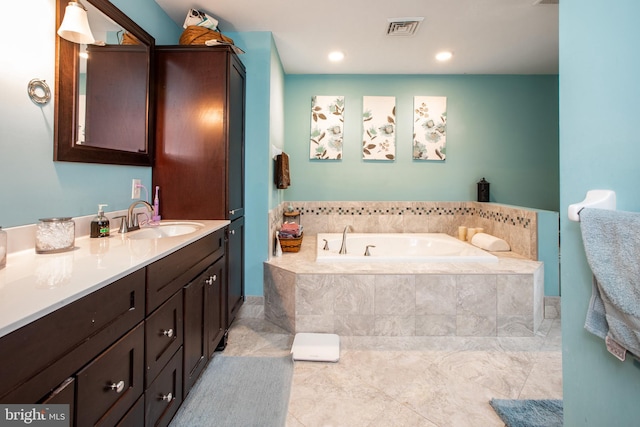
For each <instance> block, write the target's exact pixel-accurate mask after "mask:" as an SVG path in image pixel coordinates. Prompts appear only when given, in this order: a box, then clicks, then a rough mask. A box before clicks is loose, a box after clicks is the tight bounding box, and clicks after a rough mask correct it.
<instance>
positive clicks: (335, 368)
mask: <svg viewBox="0 0 640 427" xmlns="http://www.w3.org/2000/svg"><path fill="white" fill-rule="evenodd" d="M340 340H341V351H340V361H339V362H338V363H318V362H295V367H294V375H293V384H292V389H291V397H290V401H289V413H288V416H287V427H316V426H323V427H324V426H349V427H358V426H384V427H392V426H402V427H406V426H425V427H434V426H437V427H455V426H460V427H466V426H471V427H475V426H482V427H491V426H503V425H504V424H503V423H502V422H501V420H500V418H499V417H498V416H497V415H496V414H495V412H494V411H493V409H492V408H491V406H490V405H489V400H490V399H491V398H500V399H562V354H561V333H560V319H545V320H544V322H543V325H542V327H541V328H540V331H539V332H538V334H537V335H536V336H535V337H529V338H463V337H347V336H342V337H340ZM292 342H293V336H292V335H290V334H288V333H287V332H285V331H284V330H282V329H280V328H278V327H277V326H275V325H273V324H271V323H270V322H268V321H266V320H264V315H263V306H262V305H261V299H259V298H255V299H252V298H249V299H248V300H247V302H246V303H245V305H244V306H243V308H242V310H241V312H240V314H239V316H238V318H237V319H236V321H235V322H234V324H233V325H232V328H231V330H230V333H229V342H228V346H227V348H226V350H225V352H224V354H225V355H229V356H240V355H242V356H283V355H287V354H288V353H289V351H290V347H291V344H292Z"/></svg>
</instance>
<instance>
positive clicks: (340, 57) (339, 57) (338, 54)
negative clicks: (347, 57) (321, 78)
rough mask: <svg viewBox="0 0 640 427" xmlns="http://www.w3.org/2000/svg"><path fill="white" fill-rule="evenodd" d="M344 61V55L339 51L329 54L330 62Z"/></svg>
mask: <svg viewBox="0 0 640 427" xmlns="http://www.w3.org/2000/svg"><path fill="white" fill-rule="evenodd" d="M343 59H344V53H343V52H340V51H339V50H336V51H333V52H331V53H329V61H331V62H340V61H342V60H343Z"/></svg>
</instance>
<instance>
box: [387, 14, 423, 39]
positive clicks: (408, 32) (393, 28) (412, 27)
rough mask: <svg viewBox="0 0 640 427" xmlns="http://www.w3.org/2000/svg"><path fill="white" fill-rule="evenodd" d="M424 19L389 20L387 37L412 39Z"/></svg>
mask: <svg viewBox="0 0 640 427" xmlns="http://www.w3.org/2000/svg"><path fill="white" fill-rule="evenodd" d="M423 20H424V18H389V19H388V22H389V26H388V27H387V35H388V36H393V37H411V36H413V35H415V33H416V32H417V31H418V27H419V26H420V24H421V23H422V21H423Z"/></svg>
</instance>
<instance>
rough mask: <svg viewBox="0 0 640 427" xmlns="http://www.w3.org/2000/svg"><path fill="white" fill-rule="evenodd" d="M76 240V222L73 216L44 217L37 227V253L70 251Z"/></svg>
mask: <svg viewBox="0 0 640 427" xmlns="http://www.w3.org/2000/svg"><path fill="white" fill-rule="evenodd" d="M75 241H76V223H75V222H73V220H72V219H71V218H44V219H41V220H40V222H39V223H38V226H37V228H36V253H38V254H48V253H55V252H64V251H70V250H71V249H73V245H74V244H75Z"/></svg>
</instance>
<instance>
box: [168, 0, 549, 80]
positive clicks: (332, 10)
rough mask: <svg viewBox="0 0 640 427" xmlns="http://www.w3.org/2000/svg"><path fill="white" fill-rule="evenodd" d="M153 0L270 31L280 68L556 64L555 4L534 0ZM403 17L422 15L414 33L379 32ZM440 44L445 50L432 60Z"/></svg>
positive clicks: (376, 70) (454, 69)
mask: <svg viewBox="0 0 640 427" xmlns="http://www.w3.org/2000/svg"><path fill="white" fill-rule="evenodd" d="M547 1H550V0H543V3H546V2H547ZM156 2H157V3H158V5H160V7H161V8H162V9H164V10H165V11H166V12H167V14H168V15H169V16H170V17H171V18H172V19H173V20H174V21H175V22H176V23H178V24H180V25H182V24H183V22H184V18H185V16H186V14H187V11H188V10H189V9H190V8H196V9H199V10H201V11H203V12H206V13H207V14H209V15H211V16H213V17H215V18H216V19H218V20H219V22H220V28H221V30H222V31H223V32H230V31H241V32H244V31H271V32H272V33H273V37H274V39H275V43H276V47H277V49H278V52H279V54H280V59H281V61H282V64H283V66H284V69H285V72H286V73H288V74H556V73H557V72H558V5H557V4H555V5H554V4H535V3H536V1H535V0H270V1H261V0H195V1H194V0H156ZM406 17H424V21H423V22H422V24H421V25H420V27H419V29H418V32H417V33H416V35H414V36H412V37H390V36H387V35H386V30H387V26H388V22H387V20H388V18H406ZM239 45H240V43H239ZM240 47H241V48H242V47H243V46H242V45H240ZM332 50H342V51H343V52H344V53H345V55H346V56H345V59H344V61H343V62H341V63H339V64H335V63H330V62H329V61H328V60H327V55H328V53H329V52H330V51H332ZM441 50H450V51H452V52H453V54H454V56H453V58H452V59H451V60H450V61H449V62H446V63H439V62H438V61H436V60H435V59H434V55H435V54H436V53H437V52H439V51H441Z"/></svg>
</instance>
